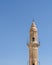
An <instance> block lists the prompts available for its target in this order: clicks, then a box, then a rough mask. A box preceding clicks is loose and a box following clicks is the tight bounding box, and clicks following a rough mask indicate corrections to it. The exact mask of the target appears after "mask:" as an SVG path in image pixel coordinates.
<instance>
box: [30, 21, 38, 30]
mask: <svg viewBox="0 0 52 65" xmlns="http://www.w3.org/2000/svg"><path fill="white" fill-rule="evenodd" d="M30 31H37V27H36V24H35V22H34V20H33V21H32V25H31V28H30Z"/></svg>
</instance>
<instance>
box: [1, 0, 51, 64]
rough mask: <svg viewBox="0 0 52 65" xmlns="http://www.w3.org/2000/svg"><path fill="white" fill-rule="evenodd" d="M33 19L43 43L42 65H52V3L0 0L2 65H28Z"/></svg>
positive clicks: (47, 1)
mask: <svg viewBox="0 0 52 65" xmlns="http://www.w3.org/2000/svg"><path fill="white" fill-rule="evenodd" d="M33 19H34V20H35V23H36V25H37V28H38V37H39V40H40V47H39V61H40V65H45V64H46V65H52V0H0V65H28V47H27V43H28V42H29V41H28V40H29V30H30V26H31V24H32V20H33Z"/></svg>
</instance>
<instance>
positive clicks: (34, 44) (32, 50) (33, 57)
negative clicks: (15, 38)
mask: <svg viewBox="0 0 52 65" xmlns="http://www.w3.org/2000/svg"><path fill="white" fill-rule="evenodd" d="M38 47H39V43H38V31H37V27H36V25H35V23H34V22H32V25H31V28H30V42H29V44H28V48H29V65H38Z"/></svg>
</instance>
